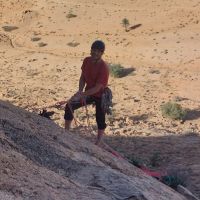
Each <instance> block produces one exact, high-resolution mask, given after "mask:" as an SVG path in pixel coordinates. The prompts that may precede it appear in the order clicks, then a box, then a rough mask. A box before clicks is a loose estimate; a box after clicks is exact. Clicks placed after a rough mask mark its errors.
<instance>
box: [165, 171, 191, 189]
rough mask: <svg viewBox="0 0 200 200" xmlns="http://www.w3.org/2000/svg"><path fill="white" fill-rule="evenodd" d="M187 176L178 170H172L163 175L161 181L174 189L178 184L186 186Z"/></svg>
mask: <svg viewBox="0 0 200 200" xmlns="http://www.w3.org/2000/svg"><path fill="white" fill-rule="evenodd" d="M187 176H188V175H187V174H186V173H183V172H181V171H180V170H173V171H171V172H168V175H167V176H163V177H162V179H161V182H163V183H164V184H166V185H168V186H169V187H171V188H173V189H175V190H176V189H177V187H178V185H182V186H186V182H187Z"/></svg>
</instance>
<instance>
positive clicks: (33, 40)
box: [31, 37, 41, 42]
mask: <svg viewBox="0 0 200 200" xmlns="http://www.w3.org/2000/svg"><path fill="white" fill-rule="evenodd" d="M39 40H41V38H40V37H33V38H31V41H32V42H37V41H39Z"/></svg>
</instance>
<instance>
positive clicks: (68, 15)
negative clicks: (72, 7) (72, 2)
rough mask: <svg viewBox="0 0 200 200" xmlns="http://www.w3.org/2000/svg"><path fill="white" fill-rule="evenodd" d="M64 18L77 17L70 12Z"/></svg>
mask: <svg viewBox="0 0 200 200" xmlns="http://www.w3.org/2000/svg"><path fill="white" fill-rule="evenodd" d="M66 17H67V18H69V19H70V18H74V17H77V15H75V14H73V13H72V11H69V13H68V14H67V16H66Z"/></svg>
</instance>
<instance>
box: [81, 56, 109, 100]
mask: <svg viewBox="0 0 200 200" xmlns="http://www.w3.org/2000/svg"><path fill="white" fill-rule="evenodd" d="M81 69H82V73H83V77H84V79H85V82H86V88H85V90H88V89H91V88H93V87H94V86H95V85H96V84H97V83H100V84H102V85H103V88H101V89H100V91H99V92H97V93H96V94H93V95H92V96H95V97H101V95H102V93H103V90H104V88H105V87H106V86H107V85H108V77H109V69H108V66H107V64H106V63H105V62H104V61H103V60H100V61H99V62H98V63H94V62H93V60H92V58H91V57H86V58H85V59H84V61H83V64H82V67H81Z"/></svg>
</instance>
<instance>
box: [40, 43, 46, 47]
mask: <svg viewBox="0 0 200 200" xmlns="http://www.w3.org/2000/svg"><path fill="white" fill-rule="evenodd" d="M38 46H39V47H45V46H47V43H44V42H40V43H38Z"/></svg>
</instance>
